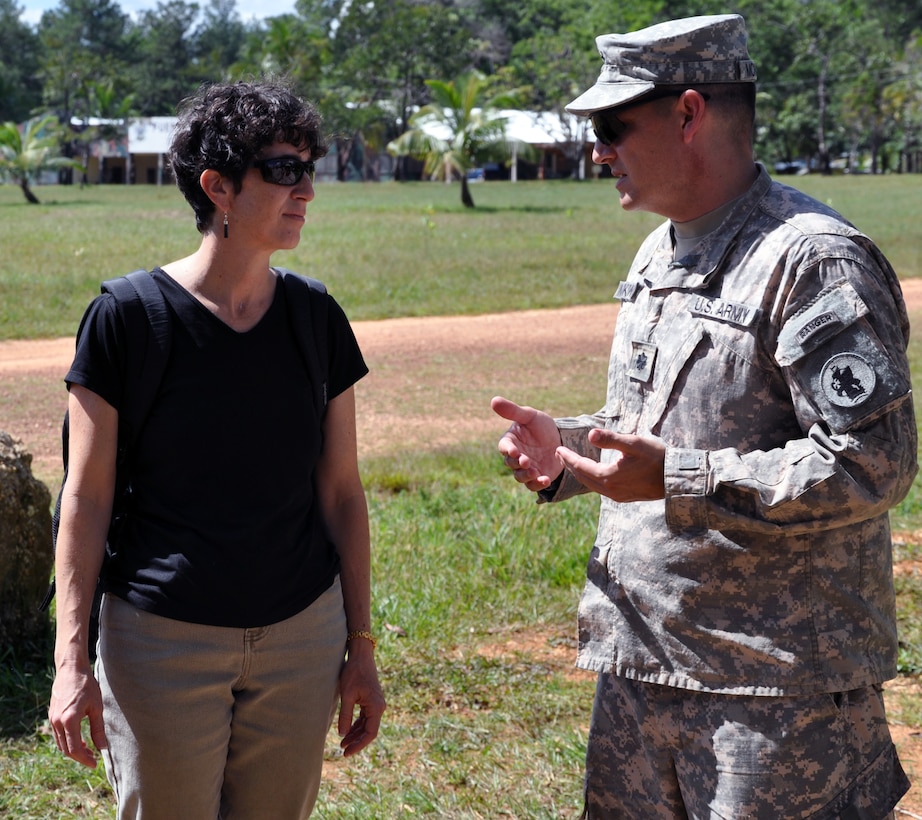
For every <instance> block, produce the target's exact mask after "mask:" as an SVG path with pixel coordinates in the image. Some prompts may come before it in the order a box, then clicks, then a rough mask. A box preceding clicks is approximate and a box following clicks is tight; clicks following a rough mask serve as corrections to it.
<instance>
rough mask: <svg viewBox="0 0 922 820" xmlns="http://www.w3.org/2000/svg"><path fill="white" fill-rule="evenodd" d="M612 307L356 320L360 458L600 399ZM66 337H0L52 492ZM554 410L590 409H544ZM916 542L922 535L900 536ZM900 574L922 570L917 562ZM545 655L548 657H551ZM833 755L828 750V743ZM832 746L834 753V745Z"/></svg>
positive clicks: (916, 298)
mask: <svg viewBox="0 0 922 820" xmlns="http://www.w3.org/2000/svg"><path fill="white" fill-rule="evenodd" d="M904 295H905V297H906V302H907V305H908V306H909V309H910V313H911V314H912V313H916V315H922V314H920V313H919V312H922V280H909V281H907V282H905V283H904ZM615 316H616V309H615V307H614V306H613V305H611V304H604V305H597V306H588V307H573V308H564V309H560V310H554V311H523V312H517V313H498V314H491V315H486V316H475V317H435V318H408V319H393V320H385V321H379V322H356V323H354V325H353V326H354V329H355V332H356V336H357V337H358V340H359V343H360V345H361V347H362V350H363V352H364V353H365V357H366V360H367V362H368V365H369V368H370V370H371V373H370V374H369V376H368V377H367V378H365V379H363V380H362V381H361V382H360V383H359V385H358V387H357V389H356V394H357V395H356V398H357V402H358V406H359V418H358V423H359V443H360V444H359V446H360V451H361V455H362V456H374V455H385V454H389V453H396V452H399V451H401V450H406V449H432V448H439V447H445V446H451V445H453V444H457V443H459V442H466V441H483V440H484V439H485V438H486V439H489V438H490V437H491V436H496V437H498V436H499V435H500V434H501V433H502V431H503V430H504V429H505V427H506V424H505V422H503V421H502V419H499V418H497V417H496V416H494V415H493V413H492V412H491V411H490V408H489V401H490V397H491V396H493V395H495V394H497V393H500V394H504V395H507V396H509V397H510V398H513V399H516V400H520V401H524V402H534V403H536V404H538V403H539V400H538V399H536V398H535V397H536V396H539V397H540V395H541V393H542V391H543V389H544V386H545V385H546V384H547V383H548V380H550V379H553V380H554V381H555V382H557V383H561V382H563V383H572V384H574V385H576V384H582V385H585V384H586V383H590V384H592V383H594V384H597V385H598V396H599V397H600V400H599V404H601V400H602V397H603V396H604V378H605V370H606V362H607V359H608V349H609V345H610V342H611V331H612V326H613V323H614V320H615ZM72 353H73V340H72V339H52V340H43V341H28V342H20V341H11V342H0V430H5V431H7V432H9V433H11V434H12V435H13V436H14V437H16V438H19V439H21V440H22V441H23V442H24V444H25V446H26V449H27V450H28V451H29V452H30V453H32V455H33V471H34V472H35V474H36V476H37V477H38V478H40V479H41V480H43V481H44V482H45V483H46V484H48V486H49V487H50V488H51V490H52V492H56V491H57V482H59V481H60V472H61V467H60V428H61V419H62V417H63V414H64V410H65V407H66V392H65V390H64V387H63V381H62V379H63V376H64V374H65V372H66V370H67V366H68V364H69V363H70V358H71V356H72ZM547 409H549V410H550V411H551V412H560V413H563V412H571V411H574V410H578V411H583V410H592V409H595V407H593V406H588V407H587V406H581V407H578V408H574V407H565V408H547ZM898 537H899V538H901V539H902V540H904V541H911V542H914V543H915V542H919V541H922V532H920V533H900V534H898ZM897 571H898V572H909V573H913V574H916V575H919V576H920V583H922V567H920V566H919V565H918V564H912V565H905V566H898V567H897ZM547 637H548V636H541V635H534V636H530V640H528V641H526V640H524V636H522V635H521V634H518V635H517V636H516V646H517V647H518V648H519V649H521V648H522V646H523V645H530V646H533V647H534V651H535V652H536V653H538V654H542V655H546V653H547V652H548V651H550V650H549V649H548V640H547ZM552 654H554V655H555V658H556V661H557V662H559V665H560V667H561V669H562V670H563V669H570V668H572V662H573V659H572V652H571V651H570V650H569V649H566V648H563V647H558V648H555V649H554V650H553V652H552ZM542 660H543V661H544V662H547V660H548V658H546V657H543V658H542ZM887 691H888V700H889V699H890V698H891V697H892V698H896V697H900V698H905V697H910V698H913V699H916V700H918V698H919V697H922V684H920V681H919V680H914V679H906V678H901V679H900V680H898V681H895V682H892V683H891V684H890V685H889V686H888V690H887ZM891 728H892V731H893V734H894V739H895V740H896V742H897V745H898V747H899V749H900V756H901V758H902V760H903V763H904V766H905V768H906V770H907V772H908V773H909V775H910V777H911V778H913V779H914V780H915V779H919V778H922V727H919V726H908V725H902V724H898V723H896V722H894V723H893V724H892V726H891ZM831 751H832V750H831ZM833 753H834V752H833ZM897 817H898V818H900V817H919V818H922V787H914V788H913V789H912V790H911V791H910V793H909V794H908V795H907V796H906V798H904V800H903V801H902V803H901V804H900V807H899V809H898V812H897Z"/></svg>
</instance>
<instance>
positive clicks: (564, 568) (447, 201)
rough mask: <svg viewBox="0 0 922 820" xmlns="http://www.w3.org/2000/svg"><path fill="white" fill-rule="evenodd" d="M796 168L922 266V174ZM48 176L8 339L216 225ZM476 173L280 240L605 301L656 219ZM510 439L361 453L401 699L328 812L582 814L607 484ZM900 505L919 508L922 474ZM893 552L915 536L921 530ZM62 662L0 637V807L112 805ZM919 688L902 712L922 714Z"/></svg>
mask: <svg viewBox="0 0 922 820" xmlns="http://www.w3.org/2000/svg"><path fill="white" fill-rule="evenodd" d="M793 182H794V183H795V184H796V185H798V186H799V187H802V188H803V189H804V190H807V191H808V192H809V193H811V194H813V195H814V196H817V197H818V198H820V199H821V200H823V201H827V202H829V203H831V204H832V205H833V206H834V207H836V208H838V209H839V210H841V211H842V212H843V213H844V214H845V215H846V216H848V217H849V218H850V219H852V220H853V221H854V222H856V223H857V224H858V226H859V227H861V228H862V229H863V230H864V231H865V232H867V233H868V234H869V235H870V236H872V237H873V238H874V239H875V240H877V241H878V242H879V243H880V245H881V246H882V248H883V249H884V251H885V252H886V253H887V254H888V256H889V257H890V259H891V260H892V261H893V263H894V266H895V267H896V268H897V270H898V271H899V272H900V274H901V276H903V277H915V276H920V275H922V223H920V220H919V218H918V217H919V214H920V213H922V207H920V206H922V187H920V185H919V178H918V177H884V178H872V177H851V178H847V177H836V178H830V179H818V178H812V177H810V178H795V179H794V180H793ZM36 193H37V194H38V195H39V197H40V198H41V199H42V201H43V204H42V205H40V206H28V205H27V204H26V203H25V201H24V200H23V199H22V197H21V194H20V192H19V190H18V189H16V188H13V187H12V186H0V337H2V338H5V339H14V338H36V337H51V336H60V335H71V334H73V332H74V328H75V327H76V323H77V321H78V320H79V317H80V315H81V313H82V311H83V308H84V307H85V305H86V303H87V301H88V300H89V299H90V298H91V297H92V295H93V294H94V293H96V292H97V290H98V283H99V281H100V280H101V279H103V278H105V277H108V276H111V275H115V274H118V273H121V272H125V271H128V270H131V269H132V268H135V267H139V266H145V267H150V266H153V265H155V264H158V263H162V262H166V261H168V260H170V259H173V258H176V257H179V256H182V255H185V254H186V253H189V252H191V251H192V250H193V249H194V248H195V247H196V246H197V234H196V232H195V230H194V227H193V222H192V218H191V211H190V210H189V209H188V208H187V206H186V205H185V203H183V202H182V201H181V199H180V198H179V196H178V194H176V192H175V191H174V190H173V189H171V188H164V189H160V190H158V189H155V188H147V187H137V188H112V187H105V188H103V187H97V188H85V189H80V188H58V187H52V188H38V189H37V190H36ZM473 194H474V198H475V201H476V202H477V205H478V208H477V209H476V210H474V211H472V212H470V211H465V210H464V209H463V208H462V207H461V205H460V201H459V199H460V197H459V189H458V186H457V185H453V186H446V185H442V184H435V183H431V184H408V185H399V184H384V185H358V184H356V185H351V184H350V185H323V186H320V187H319V188H318V193H317V198H316V200H315V202H314V204H313V205H312V206H311V208H310V211H309V221H308V225H307V227H306V229H305V232H304V235H303V239H302V242H301V245H300V246H299V248H298V249H297V250H296V251H293V252H290V253H286V254H279V255H278V258H277V260H276V261H277V262H278V263H279V264H284V265H288V266H290V267H293V268H295V269H296V270H299V271H302V272H305V273H310V274H312V275H315V276H318V277H320V278H322V279H324V280H325V281H326V282H327V284H328V286H329V287H330V288H331V290H332V291H334V292H335V294H336V296H337V298H338V299H339V301H340V302H342V303H343V305H344V306H345V307H346V309H347V311H348V313H349V315H350V316H351V317H352V318H354V319H371V318H381V317H390V316H399V315H430V314H449V313H481V312H487V311H497V310H516V309H524V308H536V307H555V306H560V305H570V304H581V303H582V304H586V303H592V302H601V301H607V300H609V299H610V297H611V294H612V292H613V291H614V288H615V285H616V283H617V281H618V279H620V278H621V276H622V275H623V272H624V271H625V270H626V267H627V265H628V264H629V262H630V259H631V257H632V255H633V252H634V250H635V249H636V247H637V245H638V244H639V242H640V240H641V239H642V238H643V236H644V235H645V234H646V233H647V231H649V230H650V228H652V227H653V226H654V225H656V224H657V223H658V222H659V219H658V218H657V217H653V216H650V215H646V214H623V213H621V211H620V210H619V208H618V206H617V201H616V195H615V192H614V190H613V188H612V186H611V184H610V183H605V182H602V183H579V184H576V183H566V182H560V183H558V182H554V183H518V184H510V183H486V184H483V185H476V186H474V187H473ZM915 318H917V319H918V320H920V321H922V317H915ZM920 344H922V341H920V340H915V339H914V341H913V345H912V351H911V356H912V362H913V368H914V377H915V379H916V382H917V383H919V381H918V380H919V379H920V378H922V372H920V370H919V368H922V349H920V347H919V345H920ZM548 389H549V390H552V389H553V388H552V387H549V388H548ZM560 389H561V390H563V389H565V388H560ZM559 398H560V402H563V401H564V399H565V397H564V396H561V397H559ZM0 426H2V420H0ZM494 447H495V444H494V442H493V441H485V442H483V443H482V444H481V445H471V446H469V447H466V448H462V449H457V450H452V451H447V452H437V453H410V452H406V453H402V454H400V455H399V456H396V457H393V458H379V459H374V460H368V461H365V462H363V464H362V472H363V477H364V479H365V482H366V486H367V490H368V497H369V505H370V511H371V523H372V529H373V541H374V545H375V554H374V555H375V557H374V568H373V569H374V594H373V605H374V623H375V629H376V631H378V632H379V633H380V634H381V636H382V640H381V645H380V647H379V653H378V654H379V662H380V670H381V675H382V680H383V683H384V685H385V687H386V691H387V696H388V701H389V710H388V713H387V715H386V719H385V724H384V727H383V730H382V734H381V736H380V738H379V740H378V742H377V743H375V744H374V745H373V746H372V747H371V748H370V749H369V750H368V751H367V752H366V753H364V754H363V755H361V756H359V757H358V758H355V759H352V760H350V761H348V762H347V761H343V760H342V759H341V758H339V757H338V755H337V754H336V751H335V749H336V746H335V738H333V737H332V736H331V743H330V746H329V754H328V767H327V768H328V771H327V773H326V777H325V781H324V785H323V788H322V792H321V799H320V804H319V805H318V807H317V810H316V812H315V817H318V818H322V819H324V820H326V819H329V820H332V819H333V818H357V819H358V818H361V820H368V818H385V819H387V818H405V817H416V816H429V817H438V818H458V819H459V820H460V818H499V817H507V818H516V819H520V818H521V819H524V818H548V820H550V819H551V818H575V817H577V816H578V814H579V810H580V807H581V798H580V790H581V777H582V755H583V750H584V745H585V738H586V731H587V727H588V720H589V706H590V702H591V698H592V691H593V688H594V682H593V680H592V679H591V678H590V677H589V676H588V675H584V674H577V673H574V672H573V671H572V669H571V668H570V667H571V665H572V655H573V652H572V649H573V644H574V622H575V610H576V603H577V600H578V596H579V591H580V588H581V585H582V580H583V570H584V564H585V560H586V555H587V551H588V546H589V544H590V543H591V538H592V535H593V533H594V528H595V510H596V502H594V501H593V499H592V498H589V497H583V498H579V499H575V500H573V501H571V502H568V503H567V504H565V505H561V506H559V507H555V508H553V509H549V508H547V507H541V508H538V507H535V506H534V504H533V503H532V501H531V499H529V498H528V497H527V494H525V493H523V492H522V490H521V489H520V488H518V487H517V486H516V485H515V483H514V482H513V481H512V480H511V479H510V478H509V477H508V475H506V471H505V470H504V468H503V467H502V465H501V463H500V462H499V459H498V457H496V456H495V450H494ZM895 520H896V522H897V526H898V527H900V528H901V529H906V530H913V529H918V528H920V527H922V491H920V489H919V488H918V487H917V489H916V490H914V492H913V493H912V494H911V495H910V497H909V498H908V499H907V501H906V502H904V504H903V505H901V506H900V508H899V509H898V511H897V512H896V515H895ZM897 554H898V557H900V558H918V557H919V547H917V546H915V545H914V544H912V543H908V542H907V543H903V544H900V545H898V548H897ZM899 585H900V592H899V618H900V627H901V634H902V645H903V652H902V655H901V664H902V672H903V673H904V674H907V675H908V674H917V673H920V672H922V594H920V590H919V585H918V581H917V579H916V578H915V577H911V578H908V579H906V578H904V579H901V580H900V582H899ZM0 651H3V650H2V649H0ZM50 683H51V678H50V670H49V667H48V665H47V663H39V664H35V663H24V662H22V660H21V659H20V658H18V657H14V656H13V654H12V653H11V652H9V651H6V654H4V655H0V817H9V818H16V819H17V820H47V819H48V818H62V819H63V818H104V817H111V816H113V804H112V799H111V793H110V791H109V788H108V785H107V784H106V781H105V777H104V775H103V773H102V771H101V767H100V769H99V770H97V771H95V772H90V771H88V770H85V769H83V768H81V767H79V766H77V765H76V764H73V763H71V762H70V761H67V760H64V759H63V758H61V757H60V755H59V754H58V752H57V751H56V749H55V748H54V744H53V742H52V741H51V739H50V737H48V735H47V734H46V733H45V730H44V719H45V714H46V708H47V702H48V694H49V690H50ZM913 708H914V707H912V706H911V705H906V706H905V707H903V706H900V707H899V716H900V718H901V719H902V720H904V722H905V721H914V724H913V725H918V723H919V722H920V720H922V717H920V715H919V713H918V709H917V707H915V711H913Z"/></svg>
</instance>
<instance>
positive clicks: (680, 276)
mask: <svg viewBox="0 0 922 820" xmlns="http://www.w3.org/2000/svg"><path fill="white" fill-rule="evenodd" d="M757 165H758V169H759V175H758V177H756V181H755V182H754V183H753V184H752V187H751V188H750V189H749V190H748V191H747V192H746V193H745V194H743V196H741V197H740V198H739V200H738V201H737V203H736V205H735V206H734V208H733V210H732V211H730V213H729V214H727V217H726V219H724V221H723V222H722V223H721V225H720V227H718V228H717V229H716V230H714V231H711V233H709V234H708V235H707V236H706V237H704V238H703V239H702V240H701V241H700V242H699V243H698V244H697V245H696V246H695V250H694V252H693V253H690V254H687V255H686V256H683V257H682V258H681V259H676V260H675V261H672V255H673V245H672V235H671V232H670V230H669V223H668V222H667V223H666V224H665V225H663V226H661V227H660V228H659V229H658V230H657V231H656V233H655V236H656V237H657V241H652V242H647V243H644V245H643V247H642V248H641V250H640V253H641V254H645V255H646V258H639V259H638V260H637V262H638V263H639V264H638V265H637V268H638V270H639V271H641V272H642V275H643V279H644V284H645V285H646V286H647V288H649V289H650V290H651V291H653V292H655V291H658V290H671V289H673V288H679V287H680V288H683V289H685V290H703V289H704V288H706V287H708V286H709V285H710V284H711V281H712V280H713V278H714V276H715V274H716V273H717V271H718V270H719V269H720V264H721V262H722V261H723V259H724V258H725V257H726V255H727V253H728V252H729V251H730V249H731V248H732V247H733V245H734V244H735V243H736V238H737V237H738V236H739V233H740V231H742V229H743V227H744V225H745V224H746V223H747V221H748V220H749V217H750V215H751V214H752V212H753V211H754V210H755V209H756V208H758V206H759V202H760V201H761V200H762V198H763V197H764V196H765V195H766V194H767V193H768V190H769V188H770V187H771V185H772V180H771V177H770V176H769V175H768V171H766V170H765V167H764V166H763V165H762V164H761V163H757ZM651 239H653V237H651ZM655 259H662V260H663V264H657V265H651V263H652V262H653V261H654V260H655ZM666 260H668V261H666Z"/></svg>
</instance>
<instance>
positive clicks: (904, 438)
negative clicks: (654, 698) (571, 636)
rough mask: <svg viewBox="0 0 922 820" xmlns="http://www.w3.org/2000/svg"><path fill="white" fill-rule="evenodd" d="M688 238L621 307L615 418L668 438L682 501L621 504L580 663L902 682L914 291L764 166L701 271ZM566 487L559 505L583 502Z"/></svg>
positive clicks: (597, 561) (744, 685)
mask: <svg viewBox="0 0 922 820" xmlns="http://www.w3.org/2000/svg"><path fill="white" fill-rule="evenodd" d="M672 257H673V252H672V242H671V238H670V230H669V225H668V223H667V224H665V225H663V226H661V227H660V228H659V229H657V230H656V231H654V232H653V233H652V234H651V235H650V236H649V237H648V238H647V240H646V241H645V242H644V244H643V246H642V247H641V248H640V250H639V252H638V253H637V256H636V258H635V259H634V263H633V265H632V266H631V269H630V272H629V274H628V277H627V279H626V280H625V281H624V282H623V283H622V284H621V286H620V287H619V288H618V293H617V294H616V296H617V297H618V298H620V300H621V309H620V313H619V316H618V320H617V327H616V330H615V336H614V342H613V346H612V353H611V361H610V366H609V373H608V395H607V401H606V404H605V407H604V408H603V409H602V410H601V411H599V412H598V413H597V414H594V415H591V416H590V415H587V416H580V417H573V418H562V419H558V420H557V424H558V427H559V428H560V431H561V437H562V439H563V443H564V444H565V445H566V446H568V447H571V448H572V449H574V450H576V451H577V452H579V453H581V454H583V455H587V456H590V457H592V458H595V459H596V460H602V461H608V460H610V459H611V457H612V455H613V454H614V453H615V451H612V450H605V451H600V450H598V449H596V448H595V447H593V446H592V445H591V444H589V443H588V441H587V433H588V431H589V430H590V429H591V428H593V427H608V428H611V429H615V430H617V431H619V432H623V433H632V434H642V435H653V436H658V437H660V438H661V439H662V440H663V441H664V443H665V444H666V446H667V456H666V468H665V483H666V498H665V500H663V501H652V502H635V503H630V504H619V503H616V502H614V501H611V500H609V499H607V498H603V499H602V501H601V510H600V516H599V525H598V534H597V537H596V541H595V545H594V546H593V549H592V553H591V556H590V560H589V567H588V580H587V584H586V587H585V590H584V593H583V596H582V600H581V603H580V613H579V644H580V645H579V654H578V660H577V663H578V665H579V666H582V667H583V668H586V669H592V670H599V671H602V670H604V671H612V672H614V673H616V674H619V675H623V676H625V677H629V678H634V679H637V680H643V681H649V682H654V683H660V684H666V685H670V686H678V687H685V688H690V689H698V690H706V691H712V692H723V693H735V694H755V695H799V694H809V693H816V692H823V691H827V692H832V691H844V690H849V689H854V688H857V687H862V686H866V685H870V684H873V683H878V682H880V681H883V680H886V679H888V678H890V677H893V676H894V675H895V674H896V649H897V645H896V623H895V620H896V619H895V603H894V590H893V575H892V555H891V542H890V531H889V521H888V513H887V511H888V509H889V508H890V507H891V506H893V505H894V504H895V503H897V502H898V501H900V500H901V499H902V498H903V496H904V495H905V494H906V493H907V491H908V489H909V487H910V484H911V482H912V479H913V476H914V475H915V471H916V428H915V420H914V417H913V407H912V401H911V391H910V378H909V367H908V363H907V357H906V346H907V340H908V334H909V324H908V318H907V315H906V309H905V305H904V303H903V298H902V294H901V292H900V287H899V283H898V281H897V279H896V275H895V274H894V272H893V270H892V268H891V266H890V264H889V263H888V262H887V260H886V259H885V258H884V257H883V256H882V254H881V253H880V252H879V251H878V249H877V248H876V247H875V246H874V245H873V244H872V243H871V241H870V240H869V239H867V238H866V237H865V236H863V235H862V234H861V233H859V232H858V231H857V230H856V229H855V228H854V227H852V226H851V225H850V224H848V223H847V222H846V221H845V220H844V219H843V218H842V217H841V216H839V215H838V214H836V213H835V212H834V211H832V210H830V209H829V208H827V207H825V206H824V205H822V204H821V203H819V202H816V201H815V200H813V199H811V198H809V197H807V196H805V195H803V194H802V193H800V192H798V191H795V190H793V189H792V188H789V187H787V186H783V185H780V184H778V183H774V182H772V180H771V179H770V178H769V176H768V174H767V173H766V172H765V170H764V169H761V170H760V176H759V178H758V180H757V182H756V183H755V185H754V186H753V187H752V189H751V190H750V191H749V192H748V194H746V195H745V196H744V197H743V198H742V199H741V200H739V202H738V203H737V205H736V207H735V208H734V209H733V211H732V212H731V213H730V214H729V215H728V216H727V218H726V219H725V221H724V223H723V225H722V226H721V227H720V229H718V230H717V231H715V232H714V233H713V234H711V235H710V236H708V237H707V238H705V239H704V240H702V242H701V243H699V245H698V246H697V247H696V249H695V251H694V253H693V254H691V255H689V256H686V257H685V258H683V259H681V260H678V261H673V258H672ZM584 491H585V489H584V488H583V487H582V486H581V485H579V484H578V483H577V482H576V481H575V480H574V479H573V477H572V476H570V475H569V474H567V473H565V474H564V477H563V480H562V482H561V484H560V486H559V488H558V489H557V491H556V493H555V494H554V495H553V497H551V498H550V499H549V500H552V501H559V500H563V499H565V498H568V497H570V496H572V495H574V494H576V493H580V492H584Z"/></svg>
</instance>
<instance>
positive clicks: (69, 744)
mask: <svg viewBox="0 0 922 820" xmlns="http://www.w3.org/2000/svg"><path fill="white" fill-rule="evenodd" d="M84 718H87V719H88V720H89V725H90V738H91V739H92V741H93V745H94V746H95V747H96V748H97V749H105V748H106V746H107V743H106V732H105V729H104V728H103V721H102V693H101V692H100V690H99V683H98V682H97V681H96V678H94V677H93V673H92V671H90V668H89V661H87V663H86V664H85V665H84V664H82V663H81V664H76V663H63V664H61V665H59V666H58V670H57V673H56V674H55V678H54V685H53V686H52V687H51V704H50V706H49V707H48V719H49V721H50V723H51V731H52V733H53V734H54V739H55V742H56V743H57V745H58V748H59V749H60V750H61V751H62V752H63V753H64V754H65V755H67V757H69V758H71V759H72V760H76V761H77V762H78V763H82V764H83V765H84V766H88V767H89V768H91V769H95V768H96V753H95V752H94V751H93V750H92V749H91V748H90V747H89V746H87V744H86V742H85V741H84V739H83V731H82V730H83V719H84Z"/></svg>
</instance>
